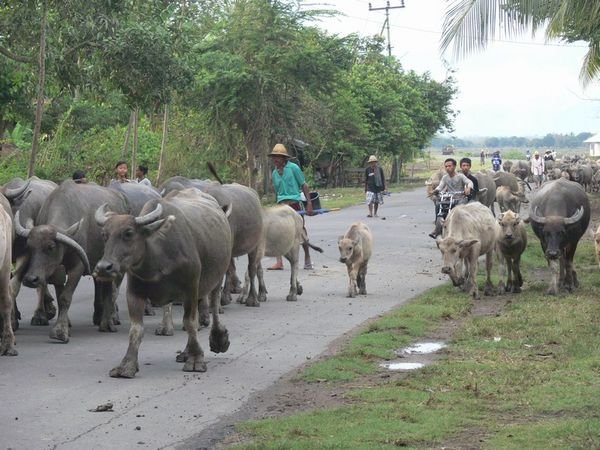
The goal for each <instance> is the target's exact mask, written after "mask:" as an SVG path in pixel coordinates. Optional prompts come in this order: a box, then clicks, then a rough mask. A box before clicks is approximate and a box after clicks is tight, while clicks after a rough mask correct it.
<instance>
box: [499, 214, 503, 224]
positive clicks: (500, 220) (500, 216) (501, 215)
mask: <svg viewBox="0 0 600 450" xmlns="http://www.w3.org/2000/svg"><path fill="white" fill-rule="evenodd" d="M503 217H504V213H502V214H500V215H499V216H498V223H501V222H502V218H503Z"/></svg>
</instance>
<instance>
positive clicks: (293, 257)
mask: <svg viewBox="0 0 600 450" xmlns="http://www.w3.org/2000/svg"><path fill="white" fill-rule="evenodd" d="M299 253H300V252H299V248H298V246H297V245H294V246H293V247H292V249H291V250H290V251H289V252H288V253H287V254H286V255H285V258H286V259H287V260H288V261H289V262H290V266H291V267H292V270H291V275H290V292H289V293H288V295H287V297H286V300H287V301H288V302H295V301H297V300H298V259H300V258H299Z"/></svg>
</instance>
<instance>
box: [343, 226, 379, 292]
mask: <svg viewBox="0 0 600 450" xmlns="http://www.w3.org/2000/svg"><path fill="white" fill-rule="evenodd" d="M338 248H339V251H340V261H341V262H343V263H344V264H346V268H347V269H348V297H356V294H357V290H358V294H361V295H367V266H368V264H369V259H370V258H371V254H372V253H373V235H372V234H371V230H370V229H369V227H368V226H366V225H365V224H364V223H362V222H355V223H353V224H352V225H350V228H348V230H347V231H346V233H345V234H344V235H343V236H340V237H339V239H338Z"/></svg>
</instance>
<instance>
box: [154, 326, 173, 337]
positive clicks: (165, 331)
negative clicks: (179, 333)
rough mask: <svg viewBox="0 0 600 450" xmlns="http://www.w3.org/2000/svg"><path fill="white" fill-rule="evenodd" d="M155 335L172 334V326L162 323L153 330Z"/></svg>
mask: <svg viewBox="0 0 600 450" xmlns="http://www.w3.org/2000/svg"><path fill="white" fill-rule="evenodd" d="M154 334H156V335H157V336H173V327H163V326H162V325H161V326H160V327H158V328H156V329H155V330H154Z"/></svg>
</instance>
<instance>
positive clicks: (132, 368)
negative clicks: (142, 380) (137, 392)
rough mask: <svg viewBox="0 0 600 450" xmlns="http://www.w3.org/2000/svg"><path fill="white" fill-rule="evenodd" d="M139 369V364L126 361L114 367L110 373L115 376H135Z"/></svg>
mask: <svg viewBox="0 0 600 450" xmlns="http://www.w3.org/2000/svg"><path fill="white" fill-rule="evenodd" d="M138 371H139V369H138V366H137V364H135V363H125V364H121V365H120V366H117V367H115V368H114V369H112V370H111V371H110V372H109V373H108V375H109V376H111V377H113V378H133V377H135V374H136V373H137V372H138Z"/></svg>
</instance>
